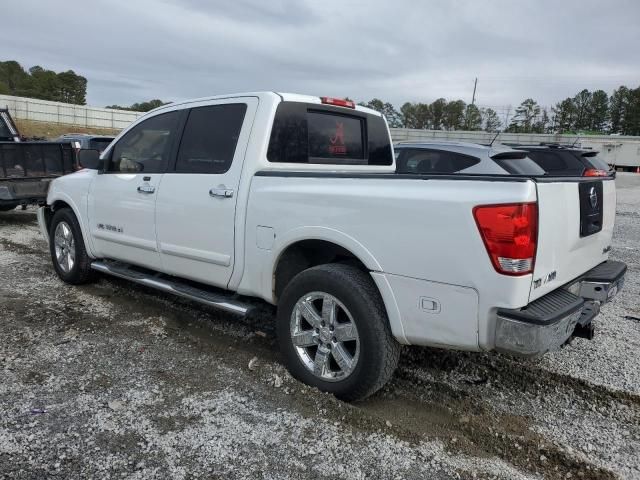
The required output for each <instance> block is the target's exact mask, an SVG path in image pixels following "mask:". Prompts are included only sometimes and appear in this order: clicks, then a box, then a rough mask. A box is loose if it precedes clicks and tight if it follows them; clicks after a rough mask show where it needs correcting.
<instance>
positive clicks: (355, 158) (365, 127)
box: [267, 102, 393, 165]
mask: <svg viewBox="0 0 640 480" xmlns="http://www.w3.org/2000/svg"><path fill="white" fill-rule="evenodd" d="M267 159H268V160H269V161H270V162H282V163H301V164H330V165H392V164H393V150H392V148H391V139H390V137H389V133H388V130H387V126H386V123H385V121H384V119H383V118H382V117H381V116H378V115H374V114H369V113H366V112H362V111H358V110H351V109H348V108H342V107H332V106H329V105H319V104H308V103H298V102H282V103H280V104H279V105H278V108H277V110H276V115H275V118H274V121H273V128H272V130H271V137H270V141H269V149H268V151H267Z"/></svg>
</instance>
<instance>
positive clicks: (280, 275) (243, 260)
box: [38, 92, 626, 400]
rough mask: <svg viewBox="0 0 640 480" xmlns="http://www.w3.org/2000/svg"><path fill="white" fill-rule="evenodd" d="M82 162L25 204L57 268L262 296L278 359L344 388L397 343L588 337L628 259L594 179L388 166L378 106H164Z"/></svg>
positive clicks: (497, 343)
mask: <svg viewBox="0 0 640 480" xmlns="http://www.w3.org/2000/svg"><path fill="white" fill-rule="evenodd" d="M501 152H502V153H501V155H504V153H503V151H501ZM80 161H81V163H82V165H84V166H85V167H88V168H85V169H84V170H82V171H79V172H77V173H74V174H72V175H67V176H65V177H62V178H59V179H56V180H55V181H53V182H52V184H51V187H50V190H49V194H48V199H47V205H46V206H45V207H43V208H41V209H40V210H39V213H38V220H39V223H40V226H41V229H42V231H43V233H44V234H45V235H46V236H47V237H48V238H49V244H50V251H51V256H52V259H53V265H54V267H55V270H56V272H57V273H58V275H59V276H60V278H61V279H62V280H64V281H65V282H68V283H72V284H81V283H84V282H87V281H90V280H91V279H92V278H93V277H94V274H95V273H96V272H102V273H106V274H110V275H115V276H117V277H121V278H125V279H129V280H131V281H133V282H137V283H139V284H143V285H146V286H148V287H152V288H156V289H159V290H161V291H164V292H169V293H172V294H176V295H180V296H183V297H187V298H190V299H193V300H196V301H199V302H202V303H205V304H207V305H211V306H215V307H218V308H221V309H223V310H226V311H229V312H233V313H235V314H239V315H246V314H247V313H248V312H249V311H250V310H251V309H252V307H253V306H255V305H256V304H257V303H260V302H266V303H268V304H271V305H275V306H277V317H276V320H275V321H276V322H277V325H276V330H277V334H278V339H279V343H280V346H281V351H282V356H283V359H284V362H285V364H286V366H287V367H288V368H289V370H290V372H291V373H292V374H293V376H295V377H296V378H298V379H300V380H302V381H304V382H306V383H308V384H311V385H314V386H316V387H318V388H320V389H322V390H325V391H329V392H332V393H334V394H336V395H337V396H338V397H339V398H342V399H346V400H356V399H361V398H364V397H366V396H367V395H370V394H371V393H373V392H375V391H376V390H377V389H379V388H380V387H381V386H382V385H384V383H385V382H386V381H387V380H388V379H389V378H390V377H391V375H392V373H393V371H394V369H395V367H396V365H397V362H398V357H399V352H400V345H401V344H408V345H409V344H410V345H429V346H436V347H442V348H450V349H462V350H471V351H489V350H497V351H500V352H506V353H513V354H520V355H527V356H533V355H540V354H543V353H544V352H546V351H549V350H553V349H557V348H559V347H560V346H561V345H563V344H564V343H566V342H567V341H568V340H570V339H571V338H572V336H574V335H582V336H590V335H591V334H592V331H593V330H592V327H591V320H592V319H593V318H594V317H595V315H597V313H598V312H599V307H600V305H601V304H602V303H605V302H607V301H608V300H610V299H611V298H612V297H613V296H614V295H615V294H616V292H617V291H618V290H619V289H620V288H621V286H622V283H623V281H624V275H625V272H626V266H625V265H624V264H623V263H620V262H613V261H608V260H607V257H608V252H609V250H610V242H611V236H612V231H613V223H614V216H615V204H616V192H615V182H614V181H613V180H612V179H611V178H567V177H563V178H548V177H546V176H538V177H535V176H527V175H422V174H397V173H395V160H394V153H393V146H392V143H391V138H390V134H389V130H388V128H387V124H386V121H385V119H384V117H382V116H381V115H380V114H379V113H377V112H375V111H373V110H369V109H366V108H363V107H360V106H355V105H354V104H353V103H352V102H350V101H348V100H339V99H333V98H327V97H321V98H319V97H311V96H302V95H294V94H282V93H274V92H262V93H246V94H238V95H227V96H217V97H210V98H203V99H197V100H193V101H187V102H182V103H176V104H171V105H167V106H164V107H161V108H158V109H156V110H153V111H152V112H149V113H148V114H146V115H145V116H143V117H142V118H140V119H139V120H138V121H137V122H136V123H134V124H133V125H131V126H130V127H129V128H128V129H126V130H125V131H123V132H122V133H121V134H120V135H119V136H118V137H117V138H116V139H115V140H114V142H113V143H112V144H111V145H110V146H109V147H108V148H107V149H106V150H105V151H104V152H103V154H102V156H101V157H100V158H99V159H98V156H97V152H91V151H83V152H82V153H81V158H80Z"/></svg>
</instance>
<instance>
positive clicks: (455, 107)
mask: <svg viewBox="0 0 640 480" xmlns="http://www.w3.org/2000/svg"><path fill="white" fill-rule="evenodd" d="M465 107H466V104H465V103H464V102H463V101H462V100H452V101H451V102H448V103H447V105H446V107H445V108H444V118H443V121H442V125H443V127H444V129H445V130H462V129H463V126H464V111H465Z"/></svg>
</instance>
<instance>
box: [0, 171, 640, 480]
mask: <svg viewBox="0 0 640 480" xmlns="http://www.w3.org/2000/svg"><path fill="white" fill-rule="evenodd" d="M637 179H638V177H634V178H633V179H632V178H631V177H629V176H620V177H619V179H618V184H619V185H618V187H619V190H618V217H617V225H616V232H615V238H614V243H613V252H612V256H613V258H615V259H620V260H624V261H626V262H627V263H628V265H629V272H628V274H627V283H626V286H625V289H624V291H623V292H622V293H621V294H620V295H619V296H618V297H617V298H616V299H615V300H614V302H613V303H611V304H609V305H607V306H605V307H604V308H603V312H602V314H601V315H600V316H599V317H598V318H597V320H596V325H597V336H596V338H595V339H594V340H593V341H587V340H582V339H576V340H575V341H574V342H573V343H572V344H571V345H569V346H567V347H566V348H564V349H563V350H562V351H560V352H557V353H554V354H550V355H547V356H546V357H545V358H543V359H541V360H538V361H526V360H520V359H514V358H509V357H505V356H501V355H497V354H470V353H461V352H445V351H440V350H435V349H419V348H407V349H406V350H405V351H404V354H403V359H402V361H401V365H400V368H399V369H398V372H397V373H396V375H395V377H394V378H393V380H392V382H391V383H390V384H389V385H388V386H387V387H386V388H385V389H384V390H383V391H382V392H380V393H379V394H377V395H375V396H374V397H373V398H371V399H369V400H367V401H366V402H363V403H358V404H353V405H350V404H345V403H342V402H339V401H337V400H335V399H334V398H333V397H331V396H329V395H325V394H322V393H319V392H318V391H315V390H312V389H309V388H307V387H305V386H304V385H302V384H300V383H298V382H296V381H295V380H293V379H291V378H290V377H289V376H288V375H287V373H286V371H285V370H284V368H283V367H282V366H281V365H280V363H279V362H278V353H277V349H276V345H275V340H274V334H273V328H272V319H271V318H269V316H268V315H265V316H264V318H260V319H256V320H251V321H237V320H235V319H234V318H232V317H228V316H224V315H220V314H219V313H217V312H215V311H212V310H209V309H206V308H202V307H199V306H196V305H194V304H191V303H188V302H184V301H181V300H176V299H174V298H166V297H164V296H163V295H160V294H157V293H154V292H152V291H147V290H143V289H140V288H139V287H133V286H131V285H129V284H127V283H124V282H121V281H117V280H113V279H109V278H102V279H101V280H100V281H99V282H98V283H96V284H93V285H90V286H85V287H80V288H78V287H70V286H67V285H64V284H63V283H61V282H60V281H59V280H58V279H57V277H56V276H55V275H54V273H53V269H52V267H51V264H50V260H49V256H48V253H47V248H46V245H45V243H44V241H43V239H42V238H41V237H40V235H39V233H38V231H37V226H36V220H35V212H34V210H27V211H24V212H23V211H14V212H9V213H0V477H1V478H25V479H27V478H28V479H42V478H60V479H69V478H131V479H136V478H139V479H149V478H175V479H188V478H220V479H222V478H225V479H227V478H247V479H249V478H251V479H254V478H264V479H285V478H335V479H338V478H340V479H364V478H375V479H378V478H385V479H386V478H401V479H404V478H415V479H424V478H443V479H447V478H503V479H519V478H543V477H544V478H585V479H596V478H597V479H603V478H604V479H606V478H640V359H639V358H640V300H639V296H638V295H639V293H640V276H639V273H640V252H639V251H638V248H639V241H640V186H637V184H640V182H639V181H637ZM634 183H635V184H636V186H634ZM254 357H257V359H258V361H257V364H256V365H254V363H256V362H255V361H253V362H251V363H252V367H253V368H251V369H250V368H249V367H248V365H249V362H250V361H251V360H252V359H253V358H254Z"/></svg>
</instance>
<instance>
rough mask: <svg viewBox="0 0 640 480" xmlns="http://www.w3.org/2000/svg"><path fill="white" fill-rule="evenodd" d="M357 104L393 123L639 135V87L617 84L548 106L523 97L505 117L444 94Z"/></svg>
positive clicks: (417, 126)
mask: <svg viewBox="0 0 640 480" xmlns="http://www.w3.org/2000/svg"><path fill="white" fill-rule="evenodd" d="M359 105H362V106H365V107H369V108H372V109H374V110H377V111H379V112H381V113H383V114H384V115H385V116H386V117H387V121H388V122H389V126H390V127H395V128H401V127H404V128H415V129H421V130H422V129H426V130H484V131H486V132H497V131H501V130H502V131H505V132H512V133H573V134H575V133H597V134H609V133H619V134H622V135H640V87H638V88H635V89H631V88H628V87H626V86H621V87H619V88H618V89H616V90H614V91H613V94H612V95H611V96H609V95H608V94H607V93H606V92H605V91H604V90H595V91H594V92H590V91H589V90H586V89H585V90H582V91H580V92H579V93H577V94H576V95H575V96H573V97H568V98H566V99H564V100H562V101H561V102H558V103H557V104H555V105H554V106H553V107H551V109H550V110H548V109H547V108H544V107H542V106H540V105H539V104H538V102H536V101H535V100H534V99H532V98H527V99H526V100H524V101H523V102H522V103H521V104H520V105H519V106H518V107H516V108H515V109H514V110H513V111H512V112H511V111H510V109H508V110H507V113H506V116H505V117H506V118H505V119H504V121H503V120H502V119H501V118H500V117H499V115H498V113H497V112H496V111H495V110H494V109H492V108H488V107H479V106H477V105H474V104H467V103H465V102H464V101H463V100H446V99H445V98H439V99H437V100H435V101H434V102H432V103H412V102H406V103H404V104H403V105H402V107H400V110H397V109H396V108H395V107H394V106H393V105H392V104H391V103H389V102H384V101H382V100H380V99H378V98H374V99H373V100H370V101H369V102H367V103H364V102H361V103H359Z"/></svg>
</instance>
